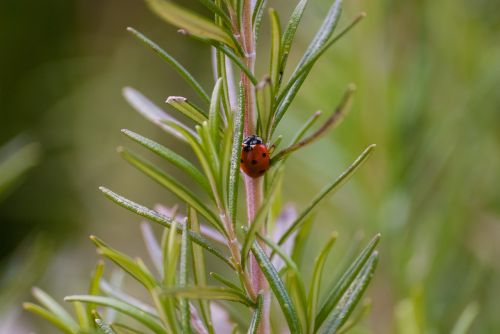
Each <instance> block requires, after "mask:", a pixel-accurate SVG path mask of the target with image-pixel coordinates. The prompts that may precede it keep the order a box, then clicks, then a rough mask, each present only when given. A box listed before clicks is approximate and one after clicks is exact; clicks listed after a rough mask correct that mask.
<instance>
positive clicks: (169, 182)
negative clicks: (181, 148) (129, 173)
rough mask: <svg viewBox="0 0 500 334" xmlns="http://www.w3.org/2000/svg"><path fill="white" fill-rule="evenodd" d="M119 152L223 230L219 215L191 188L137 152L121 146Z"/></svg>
mask: <svg viewBox="0 0 500 334" xmlns="http://www.w3.org/2000/svg"><path fill="white" fill-rule="evenodd" d="M118 152H119V153H120V155H121V156H122V157H123V158H124V159H125V160H126V161H128V162H129V163H130V164H131V165H133V166H134V167H136V168H137V169H139V170H140V171H142V172H144V173H145V174H146V175H147V176H149V177H150V178H152V179H153V180H155V181H156V182H158V183H159V184H161V185H162V186H164V187H165V188H167V189H168V190H170V191H171V192H173V193H174V194H175V195H177V196H178V197H179V198H181V199H182V200H183V201H185V202H186V203H189V205H191V206H192V207H193V208H195V209H196V210H197V211H198V212H199V213H200V214H202V215H203V216H204V217H205V218H206V219H207V220H208V221H209V222H210V223H212V224H213V225H214V226H215V227H218V228H219V230H223V229H222V226H221V223H220V222H219V220H218V218H217V216H216V215H215V214H214V213H213V212H212V211H211V210H210V209H209V208H208V207H207V206H206V205H205V204H204V203H202V202H201V200H200V199H198V197H197V196H196V195H195V194H194V193H193V192H192V191H191V190H189V189H188V188H186V187H185V186H184V185H182V184H180V183H179V182H178V181H177V180H175V179H174V178H173V177H171V176H170V175H168V174H165V173H163V172H162V171H161V170H159V169H158V168H157V167H155V166H153V165H152V164H151V163H149V162H148V161H146V160H144V159H142V158H141V157H140V156H138V155H136V154H135V153H133V152H131V151H129V150H127V149H125V148H119V150H118Z"/></svg>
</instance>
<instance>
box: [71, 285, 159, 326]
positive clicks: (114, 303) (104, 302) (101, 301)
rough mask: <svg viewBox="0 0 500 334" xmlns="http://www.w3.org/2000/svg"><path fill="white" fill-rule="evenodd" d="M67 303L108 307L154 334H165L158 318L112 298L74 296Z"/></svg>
mask: <svg viewBox="0 0 500 334" xmlns="http://www.w3.org/2000/svg"><path fill="white" fill-rule="evenodd" d="M64 300H65V301H67V302H74V301H79V302H83V303H93V304H97V305H101V306H107V307H110V308H112V309H115V310H117V311H118V312H120V313H123V314H126V315H128V316H130V317H132V318H134V319H135V320H137V321H139V322H140V323H141V324H143V325H144V326H146V327H147V328H149V329H151V330H152V331H153V332H154V333H157V334H165V328H163V326H162V325H161V324H160V323H159V321H158V320H157V318H156V317H155V316H154V315H152V314H150V313H148V312H145V311H143V310H141V309H140V308H137V307H135V306H133V305H130V304H127V303H125V302H122V301H119V300H116V299H114V298H110V297H102V296H89V295H74V296H68V297H66V298H64Z"/></svg>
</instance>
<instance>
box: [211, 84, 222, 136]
mask: <svg viewBox="0 0 500 334" xmlns="http://www.w3.org/2000/svg"><path fill="white" fill-rule="evenodd" d="M223 86H224V85H223V82H222V78H219V79H217V82H216V83H215V86H214V90H213V92H212V98H211V99H210V109H209V112H208V128H209V129H210V136H211V138H212V142H214V143H219V127H220V124H221V111H220V110H219V109H220V105H221V97H222V88H223Z"/></svg>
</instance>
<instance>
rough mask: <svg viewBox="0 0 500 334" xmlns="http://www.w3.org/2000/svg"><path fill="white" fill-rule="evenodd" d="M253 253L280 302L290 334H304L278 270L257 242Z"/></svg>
mask: <svg viewBox="0 0 500 334" xmlns="http://www.w3.org/2000/svg"><path fill="white" fill-rule="evenodd" d="M252 252H253V254H254V255H255V259H256V260H257V263H258V264H259V267H260V269H261V270H262V272H263V273H264V275H265V276H266V279H267V281H268V282H269V286H270V287H271V289H272V290H273V292H274V295H275V296H276V299H277V300H278V303H279V305H280V308H281V311H282V312H283V314H284V315H285V319H286V322H287V323H288V328H289V329H290V332H291V333H297V334H300V333H302V328H301V327H300V322H299V318H298V317H297V312H296V311H295V307H294V306H293V303H292V300H291V299H290V296H289V295H288V292H287V291H286V288H285V285H284V284H283V281H282V280H281V278H280V276H279V274H278V272H277V271H276V268H274V266H273V265H272V263H271V261H270V260H269V258H268V257H267V255H266V253H265V252H264V250H263V249H262V248H261V247H260V246H259V244H258V243H257V242H254V244H253V246H252Z"/></svg>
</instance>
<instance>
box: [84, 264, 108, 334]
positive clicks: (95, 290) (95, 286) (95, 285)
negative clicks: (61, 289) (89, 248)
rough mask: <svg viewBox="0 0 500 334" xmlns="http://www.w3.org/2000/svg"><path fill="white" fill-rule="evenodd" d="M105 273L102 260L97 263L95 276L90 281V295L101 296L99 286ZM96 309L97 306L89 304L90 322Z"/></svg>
mask: <svg viewBox="0 0 500 334" xmlns="http://www.w3.org/2000/svg"><path fill="white" fill-rule="evenodd" d="M103 272H104V262H103V261H102V260H100V261H99V262H97V265H96V267H95V269H94V274H93V275H92V278H91V280H90V284H89V290H88V293H89V295H98V294H99V292H100V289H99V284H100V281H101V277H102V274H103ZM95 308H96V306H95V305H93V304H92V303H88V304H87V316H88V318H89V320H90V319H92V311H93V310H95ZM92 325H93V324H92Z"/></svg>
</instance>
